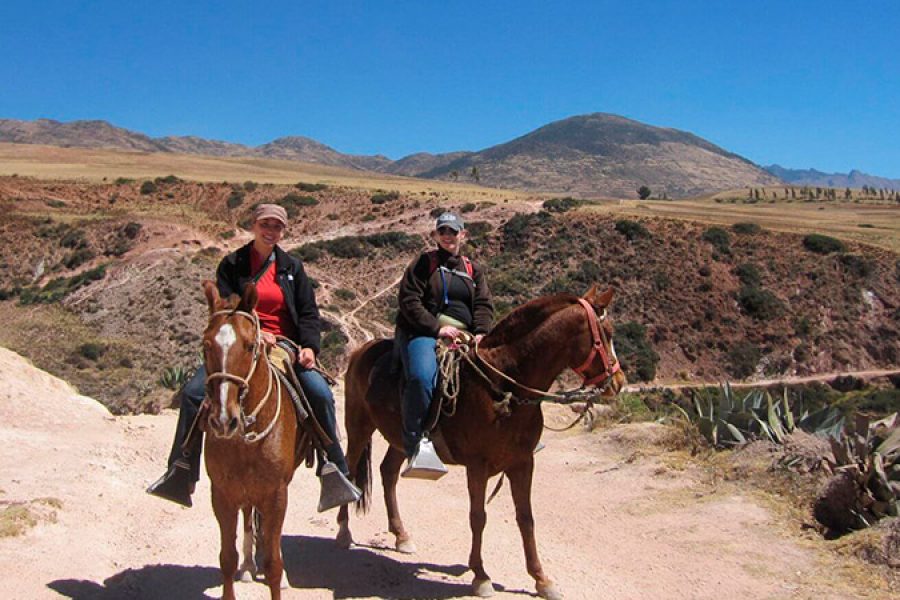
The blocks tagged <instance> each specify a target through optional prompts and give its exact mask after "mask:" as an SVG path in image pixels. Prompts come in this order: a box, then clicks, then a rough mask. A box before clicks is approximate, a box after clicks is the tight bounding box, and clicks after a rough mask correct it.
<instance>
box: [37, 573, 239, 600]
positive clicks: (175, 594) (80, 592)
mask: <svg viewBox="0 0 900 600" xmlns="http://www.w3.org/2000/svg"><path fill="white" fill-rule="evenodd" d="M221 581H222V577H221V575H220V574H219V568H218V567H201V566H193V567H185V566H181V565H148V566H146V567H141V568H140V569H126V570H124V571H122V572H120V573H116V574H115V575H113V576H112V577H109V578H108V579H106V580H105V581H104V582H103V583H102V584H99V583H97V582H96V581H86V580H84V579H57V580H56V581H51V582H50V583H48V584H47V587H49V588H50V589H52V590H54V591H56V592H57V593H59V594H61V595H62V596H65V597H67V598H75V599H77V600H118V599H120V598H135V599H136V598H140V599H142V600H171V599H172V598H184V599H186V600H191V599H194V598H209V596H207V595H206V593H205V592H206V590H207V589H209V588H212V587H215V586H217V585H219V584H220V583H221Z"/></svg>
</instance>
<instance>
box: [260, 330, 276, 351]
mask: <svg viewBox="0 0 900 600" xmlns="http://www.w3.org/2000/svg"><path fill="white" fill-rule="evenodd" d="M262 341H263V344H265V345H266V348H270V347H272V346H274V345H275V342H276V341H278V340H277V339H276V338H275V334H274V333H271V332H269V331H263V332H262Z"/></svg>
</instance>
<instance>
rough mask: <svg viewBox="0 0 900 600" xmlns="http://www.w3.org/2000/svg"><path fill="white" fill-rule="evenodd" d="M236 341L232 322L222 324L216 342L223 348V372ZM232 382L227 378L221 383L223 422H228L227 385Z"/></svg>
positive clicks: (225, 371) (220, 402) (220, 403)
mask: <svg viewBox="0 0 900 600" xmlns="http://www.w3.org/2000/svg"><path fill="white" fill-rule="evenodd" d="M236 341H237V334H236V333H235V331H234V327H232V326H231V324H230V323H225V324H224V325H222V327H220V328H219V331H218V333H216V343H217V344H219V348H221V349H222V372H223V373H227V372H228V351H229V350H231V346H233V345H234V343H235V342H236ZM230 383H231V382H230V381H228V380H227V379H226V380H223V381H222V382H221V383H220V384H219V420H220V422H221V423H223V424H224V423H227V422H228V413H227V412H226V410H225V409H226V407H227V400H228V388H227V387H226V386H227V385H229V384H230Z"/></svg>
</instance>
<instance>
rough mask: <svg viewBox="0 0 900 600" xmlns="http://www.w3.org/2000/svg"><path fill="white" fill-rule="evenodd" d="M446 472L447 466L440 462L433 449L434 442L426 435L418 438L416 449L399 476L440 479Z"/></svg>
mask: <svg viewBox="0 0 900 600" xmlns="http://www.w3.org/2000/svg"><path fill="white" fill-rule="evenodd" d="M446 474H447V467H446V466H445V465H444V463H443V462H441V459H440V457H439V456H438V454H437V452H436V451H435V449H434V444H432V443H431V440H429V439H428V438H427V437H423V438H422V439H421V440H419V444H418V445H417V446H416V451H415V452H414V453H413V455H412V456H411V457H410V458H409V462H408V463H407V464H406V468H405V469H403V472H402V473H400V477H405V478H409V479H430V480H432V481H433V480H436V479H440V478H441V477H443V476H444V475H446Z"/></svg>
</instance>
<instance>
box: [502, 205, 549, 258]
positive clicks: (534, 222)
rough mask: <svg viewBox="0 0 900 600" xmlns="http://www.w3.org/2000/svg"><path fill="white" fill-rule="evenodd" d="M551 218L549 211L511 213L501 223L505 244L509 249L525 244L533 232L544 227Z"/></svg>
mask: <svg viewBox="0 0 900 600" xmlns="http://www.w3.org/2000/svg"><path fill="white" fill-rule="evenodd" d="M552 219H553V217H551V216H550V213H547V212H544V211H541V212H538V213H532V214H525V215H523V214H516V215H513V216H512V217H511V218H510V219H509V220H508V221H507V222H506V223H504V224H503V236H504V239H505V240H506V244H507V246H509V249H511V250H514V249H517V248H520V247H525V246H527V245H528V242H529V240H530V238H531V236H533V235H534V232H535V231H537V230H542V229H544V228H545V227H546V226H547V225H548V224H549V223H550V221H551V220H552Z"/></svg>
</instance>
